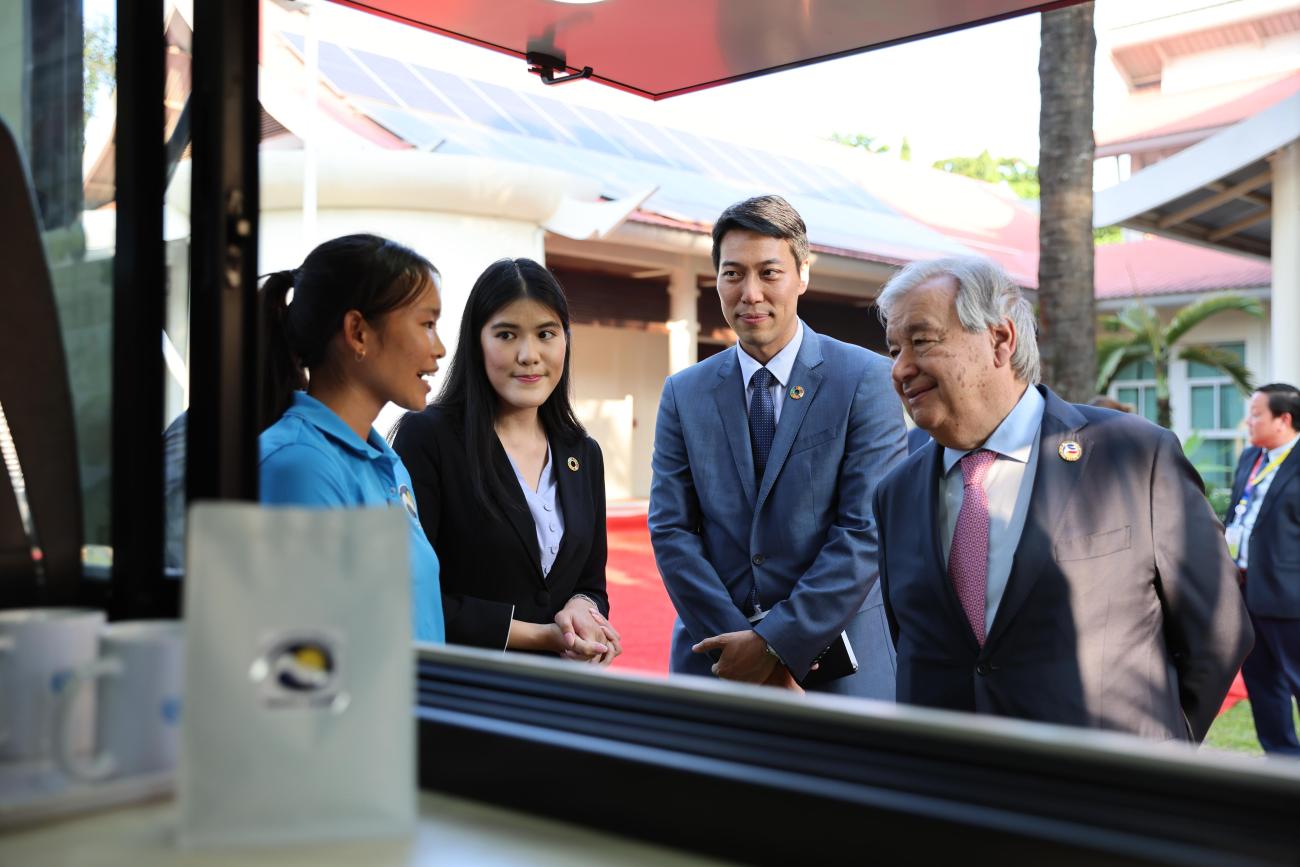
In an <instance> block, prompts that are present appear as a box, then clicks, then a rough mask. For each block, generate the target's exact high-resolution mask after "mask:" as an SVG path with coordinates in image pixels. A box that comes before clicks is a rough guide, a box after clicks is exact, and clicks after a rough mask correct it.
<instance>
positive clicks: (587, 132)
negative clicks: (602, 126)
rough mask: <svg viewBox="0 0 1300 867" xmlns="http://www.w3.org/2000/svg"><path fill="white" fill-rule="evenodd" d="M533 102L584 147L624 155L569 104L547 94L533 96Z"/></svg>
mask: <svg viewBox="0 0 1300 867" xmlns="http://www.w3.org/2000/svg"><path fill="white" fill-rule="evenodd" d="M532 101H533V103H534V104H535V105H536V106H537V107H538V108H539V109H540V110H541V111H542V112H543V113H544V114H546V115H547V116H549V117H550V119H551V120H553V121H555V122H556V123H558V124H559V125H560V126H561V127H562V128H563V129H564V131H565V132H567V133H568V134H569V135H571V136H573V137H574V138H576V139H577V140H578V142H579V144H581V145H582V146H583V147H585V148H589V149H591V150H594V151H600V152H601V153H606V154H613V155H614V156H622V155H623V152H622V151H621V150H619V149H618V147H617V146H616V145H615V144H614V143H613V142H611V141H610V140H609V139H607V138H605V137H604V136H603V135H601V134H600V133H598V132H596V129H595V128H594V127H593V126H592V125H591V124H589V123H587V121H586V120H584V119H583V118H581V117H579V116H578V115H577V113H576V112H574V111H573V110H572V109H570V108H569V107H568V106H567V105H565V104H564V103H562V102H560V101H559V100H556V99H550V98H548V97H545V96H534V97H532Z"/></svg>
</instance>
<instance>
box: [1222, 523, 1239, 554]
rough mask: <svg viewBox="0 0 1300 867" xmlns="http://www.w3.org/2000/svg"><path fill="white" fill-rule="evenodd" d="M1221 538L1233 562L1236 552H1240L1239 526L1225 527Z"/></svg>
mask: <svg viewBox="0 0 1300 867" xmlns="http://www.w3.org/2000/svg"><path fill="white" fill-rule="evenodd" d="M1223 538H1224V539H1226V540H1227V542H1228V554H1229V555H1230V556H1231V557H1232V559H1233V560H1234V561H1235V560H1236V559H1237V552H1238V551H1240V550H1241V525H1240V524H1233V525H1232V526H1231V527H1225V528H1224V530H1223Z"/></svg>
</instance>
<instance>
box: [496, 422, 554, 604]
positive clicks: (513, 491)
mask: <svg viewBox="0 0 1300 867" xmlns="http://www.w3.org/2000/svg"><path fill="white" fill-rule="evenodd" d="M492 469H493V470H494V471H495V472H496V473H497V476H498V478H500V479H501V480H502V482H503V484H502V488H504V489H505V492H506V502H505V503H504V504H503V506H504V507H503V509H502V511H504V512H505V513H506V520H507V521H509V522H510V526H511V527H513V528H514V531H515V535H516V536H518V537H519V543H520V544H521V545H523V546H524V551H526V552H527V554H528V559H529V561H530V562H531V563H532V564H533V573H534V574H535V575H536V576H537V578H538V579H539V580H541V578H542V559H541V552H540V551H539V550H538V548H537V528H536V527H535V526H533V513H532V512H530V511H528V503H527V501H526V500H524V492H523V491H521V490H519V480H518V479H517V478H516V477H515V468H514V466H513V465H512V464H511V463H510V458H509V457H507V456H506V450H505V448H504V447H503V446H502V445H501V440H499V439H497V438H496V436H493V437H492Z"/></svg>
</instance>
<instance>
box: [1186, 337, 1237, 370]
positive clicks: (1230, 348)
mask: <svg viewBox="0 0 1300 867" xmlns="http://www.w3.org/2000/svg"><path fill="white" fill-rule="evenodd" d="M1216 348H1218V349H1222V350H1224V351H1225V352H1231V353H1232V354H1233V355H1235V356H1237V360H1238V361H1240V362H1241V363H1242V364H1245V363H1246V344H1244V343H1220V344H1217V346H1216ZM1187 376H1188V378H1189V379H1220V378H1222V377H1223V372H1222V371H1221V370H1219V369H1218V368H1217V367H1211V366H1210V365H1208V364H1201V363H1200V362H1199V361H1189V362H1188V363H1187Z"/></svg>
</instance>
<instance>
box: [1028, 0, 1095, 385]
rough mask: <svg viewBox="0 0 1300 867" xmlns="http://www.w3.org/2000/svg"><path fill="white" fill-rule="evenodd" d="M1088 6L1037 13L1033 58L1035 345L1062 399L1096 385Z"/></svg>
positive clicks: (1045, 374) (1091, 53) (1092, 42)
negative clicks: (1036, 106)
mask: <svg viewBox="0 0 1300 867" xmlns="http://www.w3.org/2000/svg"><path fill="white" fill-rule="evenodd" d="M1092 11H1093V10H1092V4H1091V3H1082V4H1080V5H1077V6H1070V7H1068V8H1065V9H1057V10H1055V11H1052V12H1044V13H1043V15H1042V42H1041V47H1040V49H1039V56H1038V79H1039V93H1040V96H1041V98H1042V106H1041V108H1040V110H1039V116H1038V141H1039V154H1038V159H1039V164H1038V179H1039V183H1040V185H1041V194H1040V195H1041V200H1040V202H1041V212H1040V215H1039V221H1038V249H1039V253H1038V290H1039V296H1038V297H1039V313H1038V315H1039V335H1038V340H1039V346H1040V347H1041V352H1042V359H1043V379H1044V381H1045V382H1047V384H1048V385H1050V386H1051V387H1052V388H1053V389H1055V390H1056V391H1057V392H1059V393H1060V394H1061V396H1062V397H1064V398H1065V399H1066V400H1071V401H1076V402H1083V401H1087V400H1088V399H1089V398H1091V397H1092V396H1093V388H1094V386H1095V383H1096V379H1097V361H1096V347H1095V343H1094V341H1095V331H1096V323H1095V313H1094V309H1093V250H1092V161H1093V139H1092V73H1093V56H1094V54H1095V53H1096V48H1097V37H1096V34H1095V33H1094V32H1093V29H1092Z"/></svg>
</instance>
